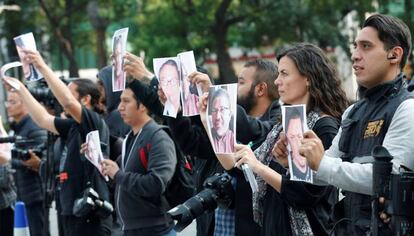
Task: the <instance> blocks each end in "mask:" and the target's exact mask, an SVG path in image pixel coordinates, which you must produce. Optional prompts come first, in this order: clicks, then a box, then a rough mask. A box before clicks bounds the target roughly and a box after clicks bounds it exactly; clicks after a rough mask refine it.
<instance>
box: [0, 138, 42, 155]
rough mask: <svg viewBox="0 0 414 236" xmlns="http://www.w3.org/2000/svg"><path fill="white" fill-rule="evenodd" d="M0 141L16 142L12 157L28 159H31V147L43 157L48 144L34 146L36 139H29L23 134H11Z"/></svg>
mask: <svg viewBox="0 0 414 236" xmlns="http://www.w3.org/2000/svg"><path fill="white" fill-rule="evenodd" d="M0 143H14V148H13V149H12V150H11V156H12V158H15V159H18V160H22V161H27V160H29V159H30V154H29V149H31V150H32V152H33V153H35V154H36V155H37V156H39V157H42V155H43V154H42V153H43V151H44V150H45V148H46V146H45V145H44V144H41V145H37V146H34V145H35V144H36V142H35V140H33V139H27V138H26V137H21V136H9V137H2V138H0Z"/></svg>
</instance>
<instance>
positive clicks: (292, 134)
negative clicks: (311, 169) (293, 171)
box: [286, 117, 306, 173]
mask: <svg viewBox="0 0 414 236" xmlns="http://www.w3.org/2000/svg"><path fill="white" fill-rule="evenodd" d="M286 138H287V140H288V142H289V145H290V148H291V157H292V161H293V162H294V163H295V166H296V167H297V168H298V169H299V170H300V171H301V172H303V173H305V172H306V159H305V158H304V157H303V156H301V155H300V154H299V147H300V143H301V140H302V138H303V131H302V122H301V120H300V118H299V117H297V118H292V119H290V120H289V123H288V127H287V133H286Z"/></svg>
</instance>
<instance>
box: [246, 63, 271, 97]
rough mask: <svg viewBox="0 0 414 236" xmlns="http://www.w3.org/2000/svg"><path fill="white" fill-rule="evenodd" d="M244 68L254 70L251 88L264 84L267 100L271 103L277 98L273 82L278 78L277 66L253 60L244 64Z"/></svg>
mask: <svg viewBox="0 0 414 236" xmlns="http://www.w3.org/2000/svg"><path fill="white" fill-rule="evenodd" d="M244 67H254V68H256V72H255V78H254V81H253V84H252V87H254V86H256V85H257V84H259V83H261V82H264V83H266V84H267V94H268V96H269V98H270V99H271V100H272V101H273V100H275V99H277V98H279V93H278V91H277V87H276V85H275V80H276V78H277V76H278V71H277V66H276V64H275V63H273V62H271V61H268V60H263V59H254V60H251V61H248V62H246V63H245V64H244Z"/></svg>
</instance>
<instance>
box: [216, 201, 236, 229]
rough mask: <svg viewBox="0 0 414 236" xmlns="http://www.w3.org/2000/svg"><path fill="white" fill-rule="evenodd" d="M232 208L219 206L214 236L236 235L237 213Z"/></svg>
mask: <svg viewBox="0 0 414 236" xmlns="http://www.w3.org/2000/svg"><path fill="white" fill-rule="evenodd" d="M234 212H235V211H234V210H232V209H224V208H220V207H218V208H217V209H216V212H215V224H214V236H234V234H235V214H234Z"/></svg>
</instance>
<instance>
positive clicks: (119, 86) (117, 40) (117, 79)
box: [112, 28, 128, 92]
mask: <svg viewBox="0 0 414 236" xmlns="http://www.w3.org/2000/svg"><path fill="white" fill-rule="evenodd" d="M127 38H128V28H123V29H119V30H117V31H115V33H114V36H113V37H112V91H114V92H116V91H122V90H124V89H125V79H126V78H125V72H124V70H123V69H122V67H123V65H124V60H123V58H124V55H125V52H126V44H127Z"/></svg>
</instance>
